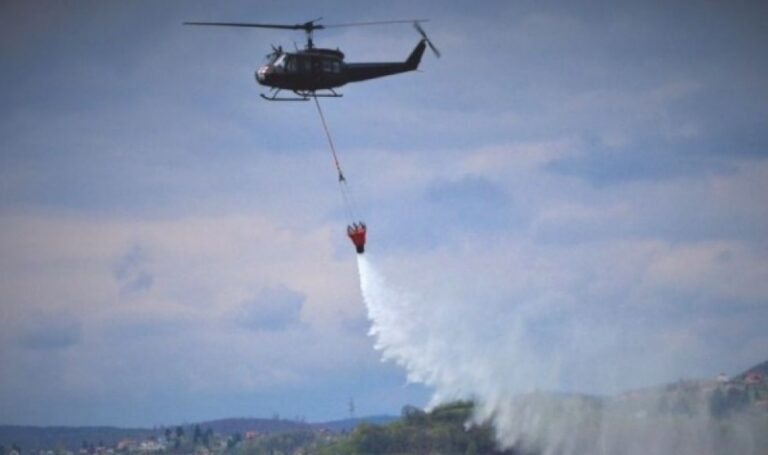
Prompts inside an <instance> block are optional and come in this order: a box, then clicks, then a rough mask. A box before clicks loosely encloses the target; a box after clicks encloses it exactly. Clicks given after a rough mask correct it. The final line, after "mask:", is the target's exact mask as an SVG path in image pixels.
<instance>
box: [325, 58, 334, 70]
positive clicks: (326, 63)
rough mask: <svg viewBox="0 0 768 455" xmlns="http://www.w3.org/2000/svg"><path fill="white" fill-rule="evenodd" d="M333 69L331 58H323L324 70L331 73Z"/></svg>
mask: <svg viewBox="0 0 768 455" xmlns="http://www.w3.org/2000/svg"><path fill="white" fill-rule="evenodd" d="M332 70H333V69H332V62H331V61H330V60H323V72H324V73H330V72H331V71H332Z"/></svg>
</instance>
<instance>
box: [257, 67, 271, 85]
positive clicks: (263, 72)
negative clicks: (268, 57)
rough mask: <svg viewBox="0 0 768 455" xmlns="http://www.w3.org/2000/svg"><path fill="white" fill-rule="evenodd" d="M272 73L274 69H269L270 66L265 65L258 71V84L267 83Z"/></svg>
mask: <svg viewBox="0 0 768 455" xmlns="http://www.w3.org/2000/svg"><path fill="white" fill-rule="evenodd" d="M271 72H272V68H270V67H269V65H264V66H262V67H261V68H259V69H258V71H256V82H258V83H259V84H263V83H264V82H266V81H267V78H268V77H269V73H271Z"/></svg>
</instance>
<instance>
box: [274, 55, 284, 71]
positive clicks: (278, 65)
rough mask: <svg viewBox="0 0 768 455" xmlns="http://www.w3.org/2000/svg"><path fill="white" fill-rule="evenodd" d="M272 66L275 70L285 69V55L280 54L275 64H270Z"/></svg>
mask: <svg viewBox="0 0 768 455" xmlns="http://www.w3.org/2000/svg"><path fill="white" fill-rule="evenodd" d="M272 65H273V66H274V67H275V68H284V67H285V54H280V55H279V56H278V57H277V58H276V59H275V62H274V63H272Z"/></svg>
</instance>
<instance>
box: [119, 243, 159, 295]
mask: <svg viewBox="0 0 768 455" xmlns="http://www.w3.org/2000/svg"><path fill="white" fill-rule="evenodd" d="M146 266H147V258H146V254H145V253H144V250H143V249H142V248H141V247H139V246H138V245H134V246H132V247H130V248H129V249H128V250H127V251H126V252H125V253H124V254H123V255H122V256H120V257H119V258H118V259H117V260H116V261H115V264H114V266H113V268H112V273H113V274H114V277H115V279H116V280H117V282H118V283H119V284H120V295H121V296H128V295H132V294H142V293H145V292H148V291H149V290H150V289H151V288H152V285H153V284H154V277H153V276H152V274H151V273H150V272H149V271H147V269H146Z"/></svg>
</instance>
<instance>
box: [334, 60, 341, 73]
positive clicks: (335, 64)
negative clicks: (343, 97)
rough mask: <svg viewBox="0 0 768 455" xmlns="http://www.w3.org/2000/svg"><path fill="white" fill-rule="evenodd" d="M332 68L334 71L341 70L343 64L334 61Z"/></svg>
mask: <svg viewBox="0 0 768 455" xmlns="http://www.w3.org/2000/svg"><path fill="white" fill-rule="evenodd" d="M332 68H333V72H334V73H339V72H341V65H339V62H333V66H332Z"/></svg>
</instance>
